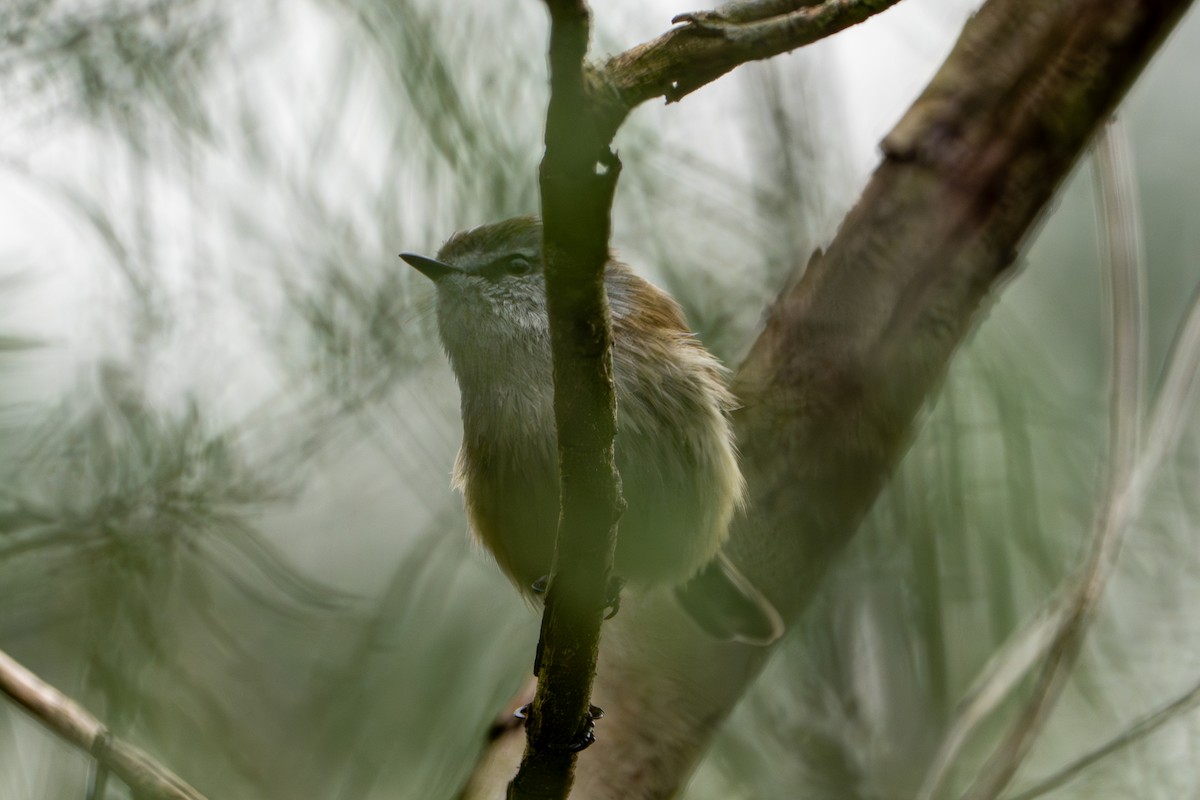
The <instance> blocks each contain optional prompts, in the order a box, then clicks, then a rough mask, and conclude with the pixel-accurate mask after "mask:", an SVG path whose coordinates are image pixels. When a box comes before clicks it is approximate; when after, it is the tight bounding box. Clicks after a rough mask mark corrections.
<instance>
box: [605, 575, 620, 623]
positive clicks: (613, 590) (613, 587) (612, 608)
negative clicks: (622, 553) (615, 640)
mask: <svg viewBox="0 0 1200 800" xmlns="http://www.w3.org/2000/svg"><path fill="white" fill-rule="evenodd" d="M624 587H625V579H624V578H618V577H617V576H616V575H613V576H612V577H611V578H609V579H608V589H607V591H606V592H605V595H604V610H605V611H606V612H607V613H606V614H605V615H604V618H605V619H612V618H613V617H615V616H616V615H617V612H618V611H620V610H621V589H623V588H624Z"/></svg>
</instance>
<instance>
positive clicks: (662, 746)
mask: <svg viewBox="0 0 1200 800" xmlns="http://www.w3.org/2000/svg"><path fill="white" fill-rule="evenodd" d="M1189 5H1190V2H1189V0H990V2H988V3H986V4H985V5H984V7H983V8H982V9H981V11H980V12H979V13H978V14H977V15H976V16H975V17H974V18H973V19H971V20H970V21H969V22H968V23H967V25H966V27H965V28H964V30H963V33H962V35H961V37H960V39H959V42H958V44H957V45H956V47H955V48H954V51H953V52H952V53H951V55H950V57H949V58H948V59H947V61H946V63H945V64H944V65H943V67H942V68H941V70H940V71H939V72H938V74H937V75H936V76H935V77H934V79H933V81H932V82H931V84H930V85H929V87H928V88H927V89H926V91H925V92H924V93H923V94H922V96H921V97H920V98H919V99H918V101H917V102H916V104H915V105H914V106H913V107H912V108H911V109H910V110H909V112H908V113H907V114H906V115H905V117H904V119H902V120H901V122H900V123H899V124H898V125H897V127H896V128H895V130H893V132H892V133H891V134H890V135H889V136H888V137H887V139H886V141H885V142H884V153H885V160H884V162H883V164H882V165H881V166H880V167H879V169H878V170H877V171H876V173H875V174H874V176H873V177H872V179H871V181H870V183H869V184H868V185H867V187H866V189H865V190H864V192H863V194H862V197H861V198H860V200H859V202H858V204H857V205H856V207H855V208H854V209H853V210H852V211H851V212H850V214H849V215H848V216H847V218H846V219H845V221H844V222H843V224H842V227H841V230H840V232H839V234H838V236H837V238H836V239H835V240H834V242H833V243H832V245H831V246H830V249H829V251H828V252H827V253H826V254H824V255H822V254H817V255H816V256H815V257H814V258H813V259H812V261H811V263H810V264H809V266H808V268H807V270H806V271H805V273H804V275H803V277H802V278H801V279H800V280H798V281H796V282H794V284H793V285H792V286H790V287H789V288H788V289H787V290H786V291H785V292H784V293H783V294H782V295H781V296H780V297H779V298H778V301H777V302H776V304H775V305H774V307H773V308H772V309H771V313H770V315H769V317H768V319H767V323H766V329H765V330H764V332H763V333H762V335H761V336H760V337H759V339H758V341H757V342H756V343H755V345H754V347H753V348H752V350H751V352H750V354H749V356H748V357H747V359H746V361H745V362H744V363H743V365H742V367H741V369H740V370H739V372H738V376H737V380H736V387H735V388H736V391H737V394H738V396H739V399H740V400H741V401H742V403H743V404H744V407H743V408H742V410H741V411H740V412H739V413H738V415H737V417H736V423H737V432H738V442H739V445H740V447H741V450H742V454H743V466H744V471H745V473H746V477H747V481H748V484H749V487H750V492H751V505H750V511H749V513H748V514H746V515H745V516H743V517H740V518H739V519H738V520H737V521H736V522H735V529H734V532H733V536H732V538H731V541H730V544H729V546H728V548H727V549H728V551H729V552H730V554H731V556H732V557H733V558H734V560H735V561H737V562H738V564H739V566H740V567H741V568H742V570H743V571H744V572H745V573H746V574H747V575H748V577H750V578H751V579H752V580H753V581H754V582H755V584H756V585H757V586H758V587H759V588H761V589H762V590H763V591H764V592H765V593H766V594H767V595H768V596H769V597H770V598H771V599H772V600H773V601H774V602H775V604H776V605H777V607H778V608H779V609H780V611H781V612H782V613H783V614H784V616H785V618H786V619H788V620H791V621H794V620H796V619H797V618H798V617H799V615H800V614H801V613H802V612H803V611H804V610H805V609H806V607H807V606H808V605H809V603H810V601H811V599H812V597H813V595H814V593H815V589H816V586H817V584H818V582H819V580H820V578H821V577H822V576H823V575H824V574H825V573H826V572H827V571H828V570H829V567H830V565H831V564H832V562H833V559H834V556H835V555H836V554H837V553H838V552H839V551H840V550H841V548H842V547H843V546H844V545H845V544H846V543H847V542H848V541H849V540H850V537H851V536H852V535H853V533H854V532H855V530H856V529H857V527H858V525H859V522H860V520H861V519H862V517H863V515H864V514H865V512H866V510H867V509H868V508H869V507H870V505H871V503H872V502H873V500H874V499H875V497H876V495H877V494H878V491H879V489H880V487H881V486H882V485H883V482H884V481H885V479H886V477H887V475H888V473H889V472H890V471H891V469H892V468H893V467H894V465H895V464H896V462H897V461H898V459H899V458H900V456H901V455H902V453H903V452H904V449H905V448H906V446H907V443H908V441H909V438H910V436H911V433H912V424H913V420H914V418H915V416H916V414H917V412H918V410H919V408H920V407H921V405H922V403H924V402H925V401H926V400H927V398H929V397H930V395H931V394H932V392H933V391H934V390H935V388H936V387H937V385H938V382H939V381H940V379H941V376H942V374H943V373H944V371H945V368H946V365H947V363H948V361H949V359H950V357H951V356H952V354H953V352H954V350H955V348H956V347H957V346H958V344H959V343H960V342H961V341H962V339H963V337H964V336H966V334H967V333H968V332H969V331H970V330H971V328H972V326H973V324H974V322H975V319H976V311H977V310H978V308H979V307H980V305H981V304H983V303H984V302H985V300H986V298H987V297H988V295H989V293H990V292H992V291H993V290H994V289H995V288H996V287H997V285H998V282H999V281H1000V280H1001V279H1002V278H1004V277H1005V276H1006V275H1007V274H1008V273H1009V271H1010V270H1009V267H1010V266H1011V265H1012V263H1013V261H1014V259H1015V258H1016V255H1017V253H1018V252H1019V250H1020V247H1021V244H1022V242H1023V240H1024V239H1025V237H1026V236H1027V235H1028V232H1029V230H1030V228H1031V226H1032V225H1033V223H1034V221H1035V220H1036V219H1037V217H1038V215H1039V214H1040V213H1041V212H1042V209H1043V208H1044V207H1045V206H1046V204H1047V203H1048V201H1049V200H1050V198H1051V197H1052V196H1053V194H1054V192H1055V190H1056V189H1057V188H1058V186H1059V184H1060V183H1061V182H1062V181H1063V180H1064V178H1065V177H1066V175H1067V174H1068V173H1069V171H1070V169H1071V167H1072V166H1073V165H1074V163H1075V161H1076V159H1077V158H1078V157H1079V154H1080V153H1081V152H1082V151H1083V150H1084V149H1085V147H1086V146H1087V144H1088V143H1089V142H1090V140H1091V137H1092V135H1093V133H1094V131H1095V130H1096V128H1097V127H1098V126H1099V125H1100V124H1101V122H1102V121H1103V120H1105V119H1106V118H1107V117H1108V115H1109V114H1111V113H1112V111H1113V109H1114V108H1115V107H1116V104H1117V103H1118V101H1119V100H1120V98H1121V97H1122V95H1123V94H1124V92H1125V91H1126V89H1127V88H1128V87H1129V85H1130V84H1131V83H1132V82H1133V80H1134V78H1135V77H1136V76H1137V75H1138V74H1139V73H1140V71H1141V69H1142V67H1143V66H1144V65H1145V64H1146V62H1147V61H1148V60H1149V58H1150V56H1151V55H1152V54H1153V53H1154V51H1155V50H1156V48H1157V47H1158V46H1159V44H1160V43H1161V42H1162V40H1163V38H1164V37H1165V36H1166V35H1167V33H1168V32H1169V31H1170V30H1171V29H1172V28H1173V27H1174V25H1175V23H1176V22H1177V21H1178V20H1179V18H1180V17H1181V16H1182V14H1183V12H1184V11H1185V10H1186V9H1187V8H1188V6H1189ZM618 58H620V57H618ZM766 657H767V653H766V652H764V651H763V650H761V649H756V648H748V647H741V646H737V645H718V644H714V643H712V642H708V641H705V640H704V638H703V636H702V635H701V634H699V633H696V632H694V631H693V629H692V628H691V627H690V626H689V625H688V623H687V622H686V621H685V620H684V619H683V618H682V616H681V613H680V612H679V611H678V610H677V609H675V608H674V607H673V606H672V605H671V604H670V602H669V601H666V600H663V599H658V598H654V597H647V598H637V599H635V598H629V600H628V601H627V602H626V604H625V607H624V608H623V610H622V613H621V614H620V615H618V616H617V618H616V619H615V620H613V622H612V623H610V627H609V628H608V629H607V630H606V632H605V646H604V648H603V650H602V652H601V657H600V667H599V672H598V677H597V681H596V686H595V694H596V701H597V702H598V703H600V704H601V705H603V706H604V707H605V709H606V710H607V711H608V712H609V720H607V721H606V727H605V735H604V736H603V737H602V738H601V739H600V741H599V742H598V743H597V745H596V746H595V748H594V751H593V752H589V758H587V759H584V760H582V761H581V762H580V765H579V770H578V775H577V788H576V791H575V794H574V797H575V798H577V799H578V800H583V799H584V798H587V799H588V800H595V799H596V798H614V799H615V798H634V799H635V800H636V799H637V798H662V797H667V796H670V795H671V794H672V793H673V792H675V791H676V790H677V789H678V787H679V784H680V782H681V781H682V780H683V779H684V777H685V776H686V775H687V774H688V773H689V772H690V770H691V769H692V766H693V765H694V763H695V760H696V758H697V757H698V756H699V755H700V753H701V752H702V751H703V750H704V748H705V747H706V746H707V744H708V741H709V738H710V736H711V733H712V731H714V730H715V728H716V726H717V725H718V724H719V722H720V721H721V720H722V719H723V718H724V717H725V716H726V715H727V714H728V713H729V711H730V709H731V708H732V707H733V705H734V703H735V702H736V701H737V700H738V698H740V696H741V695H742V693H743V692H744V691H745V689H746V687H747V686H748V684H749V682H750V681H751V680H752V679H753V678H754V676H755V675H757V674H758V672H759V670H760V669H761V668H762V665H763V664H764V662H765V660H766ZM914 788H915V787H914Z"/></svg>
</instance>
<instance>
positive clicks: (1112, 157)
mask: <svg viewBox="0 0 1200 800" xmlns="http://www.w3.org/2000/svg"><path fill="white" fill-rule="evenodd" d="M1127 148H1128V143H1127V142H1126V140H1125V138H1124V136H1123V135H1121V133H1120V131H1119V129H1117V128H1116V126H1115V124H1109V125H1108V126H1107V127H1106V128H1105V129H1104V130H1103V131H1102V133H1101V135H1100V136H1099V138H1098V141H1097V145H1096V150H1095V153H1096V162H1095V163H1096V172H1097V176H1098V181H1097V191H1098V192H1099V197H1100V207H1101V208H1102V209H1103V218H1102V222H1103V226H1102V230H1104V231H1105V233H1106V236H1105V238H1104V240H1103V241H1102V247H1101V252H1102V253H1103V259H1104V261H1105V262H1106V266H1107V267H1108V268H1109V270H1111V272H1112V277H1111V283H1110V284H1108V285H1110V286H1111V291H1110V292H1109V295H1110V297H1109V300H1110V302H1111V306H1112V337H1113V341H1112V345H1111V351H1112V363H1111V367H1110V376H1109V394H1110V401H1109V420H1110V434H1109V437H1110V438H1109V442H1110V444H1109V446H1110V453H1109V458H1108V464H1107V475H1106V477H1105V482H1104V495H1103V496H1102V498H1101V499H1100V504H1099V507H1098V509H1097V512H1096V516H1095V518H1094V521H1093V526H1092V535H1091V543H1092V546H1091V550H1090V552H1089V554H1088V559H1087V562H1086V565H1085V566H1084V569H1083V572H1082V574H1080V575H1079V576H1078V577H1077V578H1075V579H1074V580H1073V583H1074V588H1073V589H1072V591H1071V593H1070V597H1071V600H1070V604H1069V607H1068V611H1067V613H1066V615H1065V616H1064V618H1063V621H1062V624H1061V626H1060V628H1059V630H1058V632H1057V635H1056V636H1055V637H1054V640H1053V642H1052V643H1051V646H1050V649H1049V650H1048V652H1047V654H1046V658H1045V660H1044V661H1043V663H1042V665H1041V670H1040V672H1039V673H1038V676H1037V680H1036V683H1035V684H1034V689H1033V692H1032V693H1031V694H1030V696H1029V697H1028V698H1027V699H1026V700H1025V703H1024V705H1023V706H1022V707H1021V709H1020V711H1019V712H1018V714H1017V716H1016V719H1015V720H1014V721H1013V722H1012V724H1011V725H1010V727H1009V729H1008V733H1007V734H1006V735H1005V736H1004V738H1003V739H1002V740H1001V743H1000V745H999V746H998V747H997V748H996V749H995V751H993V753H992V755H991V756H990V757H989V758H988V760H987V762H986V763H985V764H984V766H983V768H982V770H981V771H980V774H979V776H978V778H977V779H976V780H975V782H974V783H973V784H972V786H971V788H970V789H969V790H968V791H967V793H966V795H965V796H966V797H968V798H971V799H972V800H991V798H994V797H997V796H999V794H1000V792H1001V791H1003V790H1004V787H1005V786H1007V785H1008V783H1009V781H1010V780H1012V777H1013V775H1014V774H1016V771H1017V768H1018V767H1019V766H1020V765H1021V762H1022V761H1024V759H1025V756H1026V755H1027V754H1028V753H1029V749H1030V747H1031V746H1032V745H1033V741H1034V739H1035V738H1036V737H1037V735H1038V734H1039V733H1040V732H1041V730H1042V728H1043V727H1044V725H1045V723H1046V720H1047V718H1048V717H1049V715H1050V711H1051V710H1052V709H1053V708H1054V706H1055V704H1056V703H1057V702H1058V698H1059V697H1060V696H1061V694H1062V691H1063V689H1064V688H1065V687H1066V684H1067V680H1068V678H1069V677H1070V675H1071V672H1072V670H1073V669H1074V667H1075V664H1076V663H1077V662H1078V660H1079V654H1080V652H1081V650H1082V647H1083V640H1084V638H1085V636H1086V635H1087V632H1088V630H1089V629H1090V628H1091V625H1092V622H1093V621H1094V619H1095V612H1096V607H1097V606H1098V605H1099V602H1100V599H1101V597H1103V595H1104V589H1105V587H1106V586H1107V583H1108V578H1109V576H1110V575H1111V574H1112V570H1113V566H1114V565H1115V563H1116V560H1117V556H1118V554H1119V553H1120V550H1121V545H1122V543H1123V542H1124V540H1125V537H1126V536H1127V535H1128V532H1129V530H1130V528H1131V527H1132V525H1133V522H1134V520H1135V519H1136V518H1137V515H1138V512H1139V511H1140V509H1141V507H1142V504H1143V502H1144V501H1145V494H1146V489H1147V487H1148V481H1147V482H1146V483H1144V484H1141V485H1135V482H1134V480H1133V478H1134V475H1135V472H1137V470H1138V468H1139V461H1144V458H1145V456H1144V455H1143V456H1142V458H1141V459H1139V457H1138V441H1139V438H1140V437H1139V433H1140V428H1141V424H1142V420H1141V418H1140V416H1139V413H1140V411H1141V397H1142V391H1143V389H1142V387H1141V386H1140V385H1139V382H1140V381H1141V380H1142V374H1143V369H1144V366H1143V360H1144V359H1143V358H1142V357H1141V354H1142V353H1143V352H1144V349H1145V344H1144V342H1143V341H1142V339H1143V337H1144V335H1145V330H1144V327H1143V326H1142V324H1141V320H1142V319H1143V317H1144V314H1143V312H1142V305H1143V302H1144V297H1143V291H1142V287H1143V285H1144V278H1143V276H1142V275H1141V274H1140V273H1142V272H1143V271H1144V264H1143V259H1142V254H1141V244H1140V238H1141V236H1140V226H1139V222H1138V220H1139V218H1140V214H1139V212H1138V208H1137V200H1136V198H1137V195H1136V191H1135V188H1134V180H1133V175H1132V166H1131V164H1130V162H1129V157H1128V154H1127ZM1156 466H1157V465H1156Z"/></svg>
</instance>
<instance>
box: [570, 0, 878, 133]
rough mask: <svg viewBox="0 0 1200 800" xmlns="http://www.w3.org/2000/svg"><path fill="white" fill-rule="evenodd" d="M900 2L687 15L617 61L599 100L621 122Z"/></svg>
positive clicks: (737, 7) (602, 80)
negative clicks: (643, 107)
mask: <svg viewBox="0 0 1200 800" xmlns="http://www.w3.org/2000/svg"><path fill="white" fill-rule="evenodd" d="M897 2H899V0H825V2H822V3H816V4H814V3H811V2H796V0H792V1H791V2H787V1H786V0H784V1H783V2H781V1H780V0H773V1H772V2H766V3H738V4H734V5H733V6H732V7H731V8H729V9H725V8H722V9H718V10H717V11H715V12H696V13H693V14H682V15H680V16H678V17H676V18H675V21H677V22H684V23H686V24H685V25H683V26H682V27H679V28H675V29H674V30H671V31H668V32H667V33H665V34H663V35H662V36H659V37H658V38H657V39H654V40H653V41H650V42H646V43H645V44H641V45H638V46H637V47H634V48H631V49H630V50H627V51H626V52H624V53H621V54H620V55H617V56H614V57H613V58H611V59H609V60H608V62H607V63H606V64H605V65H604V67H603V69H602V70H601V72H600V75H599V77H598V79H597V83H598V84H599V85H598V86H597V87H596V88H595V89H594V92H595V94H596V96H597V98H598V99H600V100H606V101H608V102H610V103H612V102H613V98H614V97H615V104H614V105H615V108H614V109H613V110H612V113H613V115H614V117H615V123H614V124H620V120H621V119H623V118H624V116H625V115H626V114H628V113H629V112H630V111H631V110H632V109H633V108H635V107H636V106H638V105H640V104H641V103H644V102H646V101H647V100H650V99H653V98H655V97H665V98H666V99H667V101H668V102H674V101H676V100H681V99H682V98H684V97H686V96H687V95H689V94H691V93H692V92H694V91H696V90H697V89H699V88H701V87H702V86H704V85H706V84H709V83H712V82H713V81H715V80H716V79H717V78H719V77H721V76H722V75H724V74H725V73H727V72H729V71H731V70H733V69H734V68H735V67H738V66H740V65H742V64H745V63H747V62H749V61H757V60H761V59H764V58H771V57H772V56H777V55H780V54H781V53H787V52H789V51H791V50H795V49H796V48H798V47H803V46H805V45H808V44H812V43H813V42H816V41H818V40H820V39H824V38H825V37H827V36H832V35H833V34H835V33H837V32H839V31H842V30H845V29H846V28H849V27H850V26H852V25H857V24H858V23H860V22H862V21H863V20H865V19H867V18H869V17H871V16H873V15H875V14H878V13H879V12H880V11H884V10H886V9H888V8H890V7H891V6H893V5H895V4H896V3H897Z"/></svg>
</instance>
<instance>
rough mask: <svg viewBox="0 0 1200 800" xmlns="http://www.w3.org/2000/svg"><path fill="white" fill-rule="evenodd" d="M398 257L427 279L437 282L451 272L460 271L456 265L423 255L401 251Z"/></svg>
mask: <svg viewBox="0 0 1200 800" xmlns="http://www.w3.org/2000/svg"><path fill="white" fill-rule="evenodd" d="M400 257H401V258H403V259H404V260H405V261H407V262H408V263H409V264H411V265H412V266H414V267H416V268H417V270H418V271H420V273H421V274H422V275H424V276H425V277H426V278H429V280H431V281H434V282H437V281H439V280H441V279H442V278H444V277H446V276H447V275H449V274H451V273H453V272H462V270H461V269H459V268H458V267H453V266H450V265H449V264H446V263H444V262H442V261H438V260H437V259H433V258H426V257H425V256H417V255H413V254H412V253H401V254H400Z"/></svg>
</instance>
